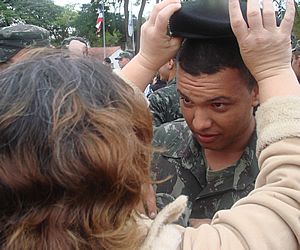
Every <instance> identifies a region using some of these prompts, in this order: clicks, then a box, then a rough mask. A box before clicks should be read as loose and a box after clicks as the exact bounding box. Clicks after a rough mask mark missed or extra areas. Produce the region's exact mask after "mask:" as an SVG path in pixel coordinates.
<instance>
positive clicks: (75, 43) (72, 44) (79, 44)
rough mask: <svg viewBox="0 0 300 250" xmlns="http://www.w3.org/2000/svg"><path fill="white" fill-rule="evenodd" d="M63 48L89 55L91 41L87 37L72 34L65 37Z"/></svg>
mask: <svg viewBox="0 0 300 250" xmlns="http://www.w3.org/2000/svg"><path fill="white" fill-rule="evenodd" d="M61 47H62V49H68V50H69V51H71V52H72V53H73V54H76V55H78V56H82V55H83V56H87V55H88V54H89V53H88V48H89V43H88V41H87V40H86V39H85V38H82V37H78V36H71V37H68V38H65V39H64V40H63V42H62V44H61Z"/></svg>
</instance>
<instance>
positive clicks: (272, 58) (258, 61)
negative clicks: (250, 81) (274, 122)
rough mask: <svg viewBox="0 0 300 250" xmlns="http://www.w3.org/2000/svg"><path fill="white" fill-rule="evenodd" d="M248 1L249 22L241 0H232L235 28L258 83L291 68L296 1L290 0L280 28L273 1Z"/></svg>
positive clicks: (249, 67) (230, 3)
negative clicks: (240, 2)
mask: <svg viewBox="0 0 300 250" xmlns="http://www.w3.org/2000/svg"><path fill="white" fill-rule="evenodd" d="M258 2H259V1H258V0H248V3H247V19H248V25H247V23H246V22H245V21H244V18H243V16H242V14H241V10H240V6H239V0H229V13H230V20H231V27H232V30H233V32H234V34H235V36H236V38H237V40H238V43H239V46H240V51H241V55H242V57H243V60H244V62H245V64H246V66H247V67H248V69H249V70H250V71H251V73H252V74H253V76H254V77H255V78H256V80H257V81H258V82H260V81H262V80H264V79H266V78H269V77H273V76H274V75H278V74H281V73H282V72H284V71H285V70H286V69H288V70H289V69H290V67H291V43H290V37H291V31H292V27H293V20H294V15H295V6H294V1H293V0H287V8H286V13H285V16H284V19H283V20H282V22H281V24H280V26H279V27H277V25H276V17H275V12H274V8H273V4H272V2H273V1H272V0H264V1H263V10H262V12H261V9H260V6H259V3H258Z"/></svg>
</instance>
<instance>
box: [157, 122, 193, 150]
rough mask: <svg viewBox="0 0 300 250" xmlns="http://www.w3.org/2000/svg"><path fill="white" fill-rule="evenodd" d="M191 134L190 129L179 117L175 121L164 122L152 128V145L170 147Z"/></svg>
mask: <svg viewBox="0 0 300 250" xmlns="http://www.w3.org/2000/svg"><path fill="white" fill-rule="evenodd" d="M190 135H191V131H190V129H189V127H188V125H187V123H186V121H185V120H184V118H179V119H177V120H175V121H172V122H168V123H164V124H162V125H161V126H159V127H156V128H155V129H154V137H153V144H154V146H166V147H171V146H173V145H174V144H178V143H179V144H181V143H182V142H183V141H185V140H186V139H187V138H188V137H189V136H190Z"/></svg>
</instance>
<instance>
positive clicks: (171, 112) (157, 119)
mask: <svg viewBox="0 0 300 250" xmlns="http://www.w3.org/2000/svg"><path fill="white" fill-rule="evenodd" d="M148 100H149V108H150V111H151V113H152V116H153V125H154V126H156V127H157V126H160V125H161V124H163V123H166V122H171V121H174V120H176V119H178V118H181V117H182V113H181V110H180V105H179V95H178V93H177V89H176V79H175V78H174V79H173V80H171V81H170V82H168V86H166V87H164V88H161V89H159V90H157V91H155V92H154V93H152V94H151V95H150V96H149V97H148Z"/></svg>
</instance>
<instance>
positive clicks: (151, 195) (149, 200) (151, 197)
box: [144, 184, 157, 219]
mask: <svg viewBox="0 0 300 250" xmlns="http://www.w3.org/2000/svg"><path fill="white" fill-rule="evenodd" d="M145 198H146V200H145V201H144V202H145V203H146V204H145V205H146V208H147V212H148V216H149V217H150V218H151V219H154V218H155V217H156V214H157V207H156V196H155V192H154V189H153V186H152V185H151V184H149V186H148V188H147V190H146V196H145Z"/></svg>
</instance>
